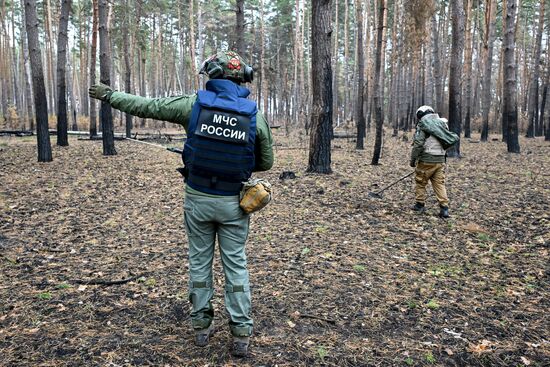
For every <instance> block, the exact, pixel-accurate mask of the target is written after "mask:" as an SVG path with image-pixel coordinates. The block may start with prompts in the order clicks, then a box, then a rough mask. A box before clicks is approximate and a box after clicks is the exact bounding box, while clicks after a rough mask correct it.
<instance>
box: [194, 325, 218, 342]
mask: <svg viewBox="0 0 550 367" xmlns="http://www.w3.org/2000/svg"><path fill="white" fill-rule="evenodd" d="M212 334H214V324H213V323H212V324H210V326H209V327H207V328H206V329H201V330H196V331H195V345H196V346H197V347H205V346H207V345H208V342H209V341H210V337H211V336H212Z"/></svg>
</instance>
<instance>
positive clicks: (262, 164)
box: [254, 111, 273, 172]
mask: <svg viewBox="0 0 550 367" xmlns="http://www.w3.org/2000/svg"><path fill="white" fill-rule="evenodd" d="M255 156H256V167H254V171H255V172H258V171H267V170H269V169H271V167H273V137H272V136H271V129H270V128H269V125H268V124H267V121H266V119H265V117H264V115H263V114H262V113H261V112H260V111H258V113H257V114H256V143H255Z"/></svg>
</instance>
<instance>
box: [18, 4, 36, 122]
mask: <svg viewBox="0 0 550 367" xmlns="http://www.w3.org/2000/svg"><path fill="white" fill-rule="evenodd" d="M21 8H22V9H25V1H24V0H21ZM23 16H24V15H23ZM21 50H22V54H23V65H22V70H21V71H22V73H23V80H24V87H25V100H26V107H27V110H26V114H27V120H28V126H29V130H30V131H33V130H34V114H33V103H32V102H33V100H32V91H31V83H30V78H31V71H30V63H29V47H28V43H27V30H26V27H25V22H22V23H21Z"/></svg>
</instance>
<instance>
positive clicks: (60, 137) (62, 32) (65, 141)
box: [57, 0, 71, 147]
mask: <svg viewBox="0 0 550 367" xmlns="http://www.w3.org/2000/svg"><path fill="white" fill-rule="evenodd" d="M70 12H71V0H63V2H62V5H61V15H60V17H59V33H58V38H57V97H58V98H57V145H59V146H62V147H65V146H68V145H69V137H68V135H67V128H68V122H67V121H68V119H67V43H68V37H67V28H68V26H69V14H70Z"/></svg>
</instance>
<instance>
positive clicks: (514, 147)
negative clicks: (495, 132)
mask: <svg viewBox="0 0 550 367" xmlns="http://www.w3.org/2000/svg"><path fill="white" fill-rule="evenodd" d="M516 9H517V0H507V4H506V16H505V18H504V19H505V22H504V44H503V47H504V75H505V84H504V95H503V96H502V101H503V102H502V105H503V111H502V118H503V120H504V122H503V124H504V126H506V128H507V130H508V134H507V141H506V144H507V146H508V152H509V153H519V152H520V147H519V137H518V135H519V133H518V105H517V83H516V77H517V63H516V59H515V56H514V52H515V50H516Z"/></svg>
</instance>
